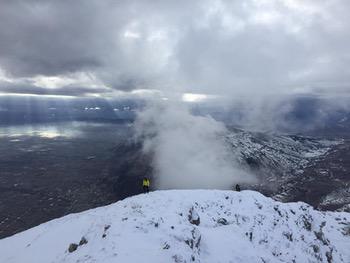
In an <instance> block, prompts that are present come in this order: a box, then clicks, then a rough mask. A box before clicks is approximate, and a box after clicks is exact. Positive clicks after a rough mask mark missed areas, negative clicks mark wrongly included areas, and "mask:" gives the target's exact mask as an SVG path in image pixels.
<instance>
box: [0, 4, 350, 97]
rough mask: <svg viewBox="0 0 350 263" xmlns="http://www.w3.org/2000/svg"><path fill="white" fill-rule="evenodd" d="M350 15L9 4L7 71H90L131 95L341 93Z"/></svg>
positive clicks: (312, 9) (306, 10)
mask: <svg viewBox="0 0 350 263" xmlns="http://www.w3.org/2000/svg"><path fill="white" fill-rule="evenodd" d="M349 11H350V4H349V3H347V2H346V1H340V0H333V1H322V2H320V1H318V2H315V1H311V0H306V1H281V0H272V1H265V0H260V1H257V0H245V1H234V2H232V1H223V0H214V1H212V0H210V1H209V0H205V1H184V0H180V1H158V0H152V1H135V0H130V1H111V0H107V1H97V0H96V1H83V0H77V1H73V2H72V1H66V0H63V1H62V0H60V1H58V0H57V1H43V0H28V1H20V0H15V1H9V0H1V9H0V40H1V45H0V68H2V69H3V70H4V71H5V72H6V74H7V76H8V77H10V78H12V79H16V78H23V77H25V78H32V77H35V76H37V75H43V76H57V75H65V74H68V75H69V74H72V73H81V72H83V73H88V74H91V75H93V76H94V77H95V78H96V80H98V82H101V83H103V84H104V85H105V86H107V87H111V88H114V89H117V90H124V91H130V90H133V89H160V90H163V91H164V92H174V91H175V92H186V93H201V94H202V93H206V94H214V95H215V94H223V95H225V96H231V97H233V96H236V94H241V93H254V94H257V95H260V96H263V95H264V94H266V93H275V92H280V93H288V92H293V91H294V90H298V91H299V90H300V89H305V90H310V89H311V91H313V89H318V88H319V87H322V88H324V87H327V89H326V92H329V93H332V92H333V89H335V88H337V87H338V86H342V87H343V86H346V87H348V86H347V85H348V83H349V78H350V72H349V68H350V67H349V66H350V65H349V64H350V61H349V59H350V52H349V48H348V47H349V46H350V45H349V44H350V43H349V41H350V40H349V39H350V36H349V34H350V18H349V17H348V13H349ZM43 88H45V87H43Z"/></svg>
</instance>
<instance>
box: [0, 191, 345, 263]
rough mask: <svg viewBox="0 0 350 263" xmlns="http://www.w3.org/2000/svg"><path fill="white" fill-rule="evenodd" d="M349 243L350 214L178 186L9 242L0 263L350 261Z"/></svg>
mask: <svg viewBox="0 0 350 263" xmlns="http://www.w3.org/2000/svg"><path fill="white" fill-rule="evenodd" d="M83 237H84V238H83ZM79 241H81V245H78V246H76V247H75V248H76V250H74V248H73V249H72V250H74V251H73V252H69V251H68V247H69V245H70V244H71V243H76V244H78V243H79ZM86 242H87V243H86ZM349 247H350V214H349V213H345V212H319V211H316V210H313V209H312V207H310V206H308V205H307V204H305V203H300V202H298V203H284V204H283V203H280V202H277V201H274V200H272V199H271V198H267V197H265V196H263V195H261V194H259V193H257V192H253V191H243V192H233V191H218V190H172V191H156V192H153V193H150V194H141V195H138V196H134V197H131V198H127V199H125V200H123V201H119V202H117V203H115V204H112V205H109V206H105V207H101V208H97V209H93V210H89V211H86V212H83V213H79V214H72V215H68V216H65V217H63V218H60V219H56V220H53V221H50V222H48V223H45V224H42V225H40V226H37V227H35V228H32V229H30V230H27V231H25V232H22V233H20V234H17V235H14V236H12V237H9V238H5V239H2V240H0V262H6V263H23V262H35V263H40V262H43V263H48V262H210V263H212V262H298V263H299V262H350V252H349Z"/></svg>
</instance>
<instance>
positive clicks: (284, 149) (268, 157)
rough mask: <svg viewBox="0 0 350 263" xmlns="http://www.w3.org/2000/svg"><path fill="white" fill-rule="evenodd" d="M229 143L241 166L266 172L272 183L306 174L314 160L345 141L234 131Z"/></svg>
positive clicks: (227, 139)
mask: <svg viewBox="0 0 350 263" xmlns="http://www.w3.org/2000/svg"><path fill="white" fill-rule="evenodd" d="M226 142H227V144H228V145H229V146H230V147H231V148H232V151H233V152H235V154H236V157H237V161H238V162H239V163H240V164H241V165H246V166H248V167H249V168H251V169H257V170H258V171H259V174H261V172H265V173H266V174H269V176H270V179H271V180H273V179H275V180H282V179H281V176H283V175H284V176H287V175H289V176H293V174H295V173H298V172H299V173H300V172H302V169H303V168H305V167H306V166H307V165H308V164H309V163H310V161H312V160H313V159H315V158H318V157H320V156H322V155H324V154H326V153H327V152H328V151H329V150H330V149H331V147H333V146H334V145H337V144H339V143H341V142H342V141H340V140H339V141H330V140H321V139H315V138H309V137H303V136H296V135H276V134H271V135H270V134H265V133H258V132H247V131H243V130H239V129H234V130H232V131H230V132H229V133H228V134H227V135H226ZM276 177H278V178H276Z"/></svg>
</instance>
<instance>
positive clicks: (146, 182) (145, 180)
mask: <svg viewBox="0 0 350 263" xmlns="http://www.w3.org/2000/svg"><path fill="white" fill-rule="evenodd" d="M149 185H150V181H149V179H148V178H147V177H144V178H143V180H142V187H143V192H144V193H148V192H149Z"/></svg>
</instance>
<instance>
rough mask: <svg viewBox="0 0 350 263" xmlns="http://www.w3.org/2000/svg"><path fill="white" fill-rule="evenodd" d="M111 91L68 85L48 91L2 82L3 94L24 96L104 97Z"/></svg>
mask: <svg viewBox="0 0 350 263" xmlns="http://www.w3.org/2000/svg"><path fill="white" fill-rule="evenodd" d="M110 92H111V90H110V89H107V88H105V87H95V88H91V87H80V86H75V85H67V86H63V87H58V88H53V89H48V88H43V87H38V86H35V85H32V84H31V83H26V82H23V83H11V82H5V81H0V93H1V94H24V95H56V96H76V97H84V96H88V95H93V94H99V95H102V94H104V93H110Z"/></svg>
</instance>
